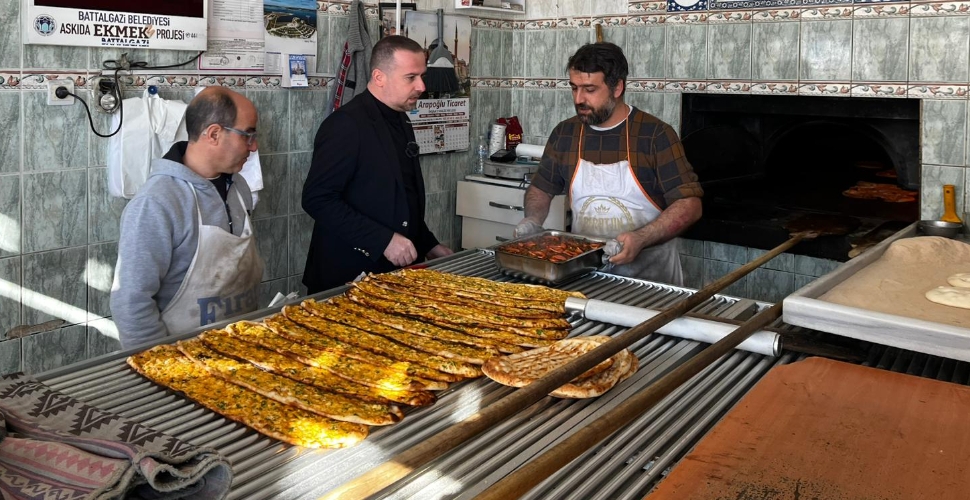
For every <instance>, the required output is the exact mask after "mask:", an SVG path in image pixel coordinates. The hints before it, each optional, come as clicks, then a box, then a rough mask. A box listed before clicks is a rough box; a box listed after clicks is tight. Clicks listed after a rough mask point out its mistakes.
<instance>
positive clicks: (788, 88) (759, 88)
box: [751, 82, 798, 95]
mask: <svg viewBox="0 0 970 500" xmlns="http://www.w3.org/2000/svg"><path fill="white" fill-rule="evenodd" d="M751 93H752V94H771V95H797V94H798V84H797V83H795V82H759V83H752V84H751Z"/></svg>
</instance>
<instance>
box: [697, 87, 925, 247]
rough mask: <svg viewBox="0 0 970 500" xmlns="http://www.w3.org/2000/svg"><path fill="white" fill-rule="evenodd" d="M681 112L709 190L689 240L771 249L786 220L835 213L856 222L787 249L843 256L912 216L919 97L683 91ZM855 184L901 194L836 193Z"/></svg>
mask: <svg viewBox="0 0 970 500" xmlns="http://www.w3.org/2000/svg"><path fill="white" fill-rule="evenodd" d="M682 113H683V115H682V121H681V125H682V127H681V128H682V133H681V137H682V140H683V143H684V149H685V151H686V154H687V158H688V160H690V162H691V164H692V165H693V166H694V169H695V171H696V172H697V175H698V177H699V178H700V181H701V184H702V185H703V186H704V190H705V192H706V195H705V198H704V217H703V219H701V221H700V222H698V223H697V224H696V225H695V226H694V227H693V228H691V230H690V231H689V232H688V233H687V234H686V235H685V236H686V237H688V238H693V239H699V240H705V241H717V242H721V243H730V244H734V245H742V246H748V247H755V248H765V249H768V248H772V247H774V246H776V245H778V244H779V243H781V242H783V241H784V240H785V239H787V237H788V232H787V231H786V230H785V229H784V225H785V223H786V222H788V221H789V220H792V219H794V218H797V217H800V216H803V215H810V214H833V215H840V216H844V217H847V218H849V219H850V220H851V221H853V225H856V224H855V223H857V226H856V227H857V228H856V229H855V230H853V231H852V232H851V233H850V234H848V235H846V236H843V237H835V236H832V237H824V238H820V239H818V240H816V241H812V242H805V243H802V244H799V245H798V246H797V247H796V248H795V249H793V252H795V253H800V254H805V255H812V256H815V257H821V258H827V259H835V260H840V261H845V260H847V259H848V258H849V253H850V251H852V249H853V244H857V246H858V244H860V243H868V242H871V241H872V240H873V239H878V238H884V237H886V236H888V235H890V234H892V233H893V232H895V231H896V230H899V229H901V228H903V227H905V226H906V225H908V224H910V223H912V222H913V221H915V220H917V219H918V218H919V200H918V193H919V184H920V164H921V163H920V157H919V151H920V149H919V101H918V100H915V99H882V98H839V97H808V96H760V95H718V94H684V95H683V108H682ZM860 183H874V184H890V185H896V186H898V187H899V188H900V190H901V191H900V192H901V193H902V197H901V199H903V200H905V201H895V202H890V201H884V200H878V199H877V200H866V199H857V198H852V197H848V196H846V195H845V194H843V193H844V192H845V191H846V190H848V189H849V188H852V187H853V186H858V185H860ZM907 195H908V196H910V198H906V197H905V196H907Z"/></svg>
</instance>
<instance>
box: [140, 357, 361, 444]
mask: <svg viewBox="0 0 970 500" xmlns="http://www.w3.org/2000/svg"><path fill="white" fill-rule="evenodd" d="M128 365H129V366H131V367H132V368H134V369H135V371H137V372H138V373H140V374H141V375H143V376H144V377H146V378H148V379H149V380H151V381H153V382H155V383H157V384H159V385H162V386H165V387H167V388H169V389H172V390H174V391H178V392H180V393H182V394H185V395H186V396H187V397H188V398H189V399H191V400H193V401H195V402H196V403H199V404H200V405H202V406H204V407H206V408H208V409H209V410H212V411H213V412H215V413H218V414H219V415H222V416H223V417H226V418H228V419H229V420H234V421H236V422H239V423H241V424H244V425H246V426H248V427H251V428H253V429H255V430H256V431H258V432H260V433H262V434H265V435H267V436H270V437H272V438H275V439H278V440H280V441H283V442H286V443H290V444H295V445H298V446H305V447H308V448H343V447H345V446H352V445H355V444H357V443H359V442H360V441H363V439H364V438H366V437H367V432H368V429H367V426H366V425H361V424H354V423H350V422H339V421H337V420H333V419H330V418H327V417H322V416H320V415H316V414H314V413H311V412H308V411H305V410H301V409H299V408H294V407H292V406H287V405H285V404H282V403H279V402H277V401H273V400H272V399H269V398H267V397H265V396H262V395H259V394H256V393H255V392H252V391H250V390H248V389H244V388H242V387H239V386H237V385H233V384H230V383H229V382H226V381H225V380H222V379H220V378H216V377H214V376H212V375H210V374H209V373H208V372H206V371H205V369H204V368H202V367H201V366H199V365H198V364H196V363H195V362H193V361H192V360H191V359H189V358H187V357H186V356H184V355H182V353H181V352H179V350H178V349H176V348H175V346H172V345H160V346H155V347H153V348H151V349H149V350H147V351H144V352H141V353H138V354H135V355H133V356H131V357H129V358H128Z"/></svg>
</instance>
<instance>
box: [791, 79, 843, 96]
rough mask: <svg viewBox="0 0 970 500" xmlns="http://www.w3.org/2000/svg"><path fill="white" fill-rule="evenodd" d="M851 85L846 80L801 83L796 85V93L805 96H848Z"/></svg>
mask: <svg viewBox="0 0 970 500" xmlns="http://www.w3.org/2000/svg"><path fill="white" fill-rule="evenodd" d="M851 89H852V86H851V85H850V84H849V83H848V82H844V83H829V82H818V83H801V84H799V85H798V95H805V96H828V97H850V96H851V95H852V94H851Z"/></svg>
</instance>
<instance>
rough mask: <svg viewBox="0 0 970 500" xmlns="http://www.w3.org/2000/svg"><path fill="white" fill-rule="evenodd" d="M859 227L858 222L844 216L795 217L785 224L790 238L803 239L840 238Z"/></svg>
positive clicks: (812, 215)
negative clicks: (801, 237) (797, 237)
mask: <svg viewBox="0 0 970 500" xmlns="http://www.w3.org/2000/svg"><path fill="white" fill-rule="evenodd" d="M858 227H859V220H858V219H856V218H855V217H848V216H845V215H829V214H808V215H802V216H800V217H796V218H794V219H792V220H790V221H788V222H787V223H785V229H787V230H788V231H789V234H790V235H791V236H792V237H795V236H796V235H803V239H813V238H817V237H819V236H841V235H844V234H848V233H850V232H852V231H854V230H855V229H856V228H858Z"/></svg>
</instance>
